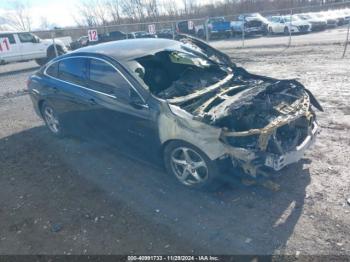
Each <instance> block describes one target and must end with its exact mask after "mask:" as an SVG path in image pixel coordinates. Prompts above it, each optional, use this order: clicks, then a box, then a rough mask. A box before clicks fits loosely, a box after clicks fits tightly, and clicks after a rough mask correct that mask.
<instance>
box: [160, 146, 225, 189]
mask: <svg viewBox="0 0 350 262" xmlns="http://www.w3.org/2000/svg"><path fill="white" fill-rule="evenodd" d="M164 161H165V167H166V169H167V172H168V173H169V174H171V175H172V176H174V177H175V178H176V179H177V180H178V181H179V182H180V183H181V184H182V185H184V186H187V187H190V188H196V189H204V190H212V189H216V188H217V187H218V186H219V185H220V183H219V179H218V177H219V171H218V167H217V165H216V163H215V162H214V161H212V160H210V159H209V158H208V157H207V155H206V154H205V153H204V152H202V151H201V150H200V149H199V148H197V147H195V146H193V145H191V144H189V143H186V142H182V141H174V142H170V143H169V144H168V145H167V146H166V148H165V150H164Z"/></svg>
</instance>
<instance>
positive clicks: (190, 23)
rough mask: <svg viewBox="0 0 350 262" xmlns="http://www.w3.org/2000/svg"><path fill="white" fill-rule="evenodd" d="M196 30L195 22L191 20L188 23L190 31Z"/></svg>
mask: <svg viewBox="0 0 350 262" xmlns="http://www.w3.org/2000/svg"><path fill="white" fill-rule="evenodd" d="M193 29H194V23H193V21H191V20H189V21H188V30H193Z"/></svg>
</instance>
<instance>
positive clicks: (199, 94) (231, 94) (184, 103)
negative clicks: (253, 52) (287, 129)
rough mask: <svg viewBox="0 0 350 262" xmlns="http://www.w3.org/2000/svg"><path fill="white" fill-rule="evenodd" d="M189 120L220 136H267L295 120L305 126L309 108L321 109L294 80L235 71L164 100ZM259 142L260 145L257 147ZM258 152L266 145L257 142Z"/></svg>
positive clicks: (311, 116)
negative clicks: (213, 81)
mask: <svg viewBox="0 0 350 262" xmlns="http://www.w3.org/2000/svg"><path fill="white" fill-rule="evenodd" d="M168 103H170V104H171V105H176V106H178V107H180V108H181V109H182V110H184V111H186V112H187V113H189V114H190V115H192V116H193V119H195V120H198V121H201V122H204V123H206V124H209V125H211V126H215V127H219V128H221V129H222V130H223V135H224V136H228V137H231V136H236V137H242V136H249V135H261V134H262V133H264V132H267V133H269V134H271V133H272V132H273V130H275V129H277V128H278V127H281V126H283V125H286V124H288V123H290V122H292V121H295V120H297V119H299V118H300V119H303V123H302V124H303V125H308V123H309V122H310V121H313V120H314V118H315V116H314V114H313V111H312V108H311V106H313V107H315V108H317V109H319V110H321V111H323V108H322V106H321V105H320V104H319V102H318V101H317V100H316V98H315V97H314V96H313V95H312V93H311V92H310V91H309V90H307V89H306V88H305V87H304V86H303V85H302V84H301V83H299V82H298V81H296V80H278V79H274V78H269V77H264V76H259V75H253V74H250V73H248V72H247V71H246V70H244V69H243V68H239V67H236V68H234V69H233V71H232V74H229V75H228V76H227V77H226V78H225V79H223V80H221V81H220V82H218V83H217V84H215V85H213V86H210V87H207V88H206V89H202V90H199V91H196V92H194V93H192V94H189V95H187V96H183V97H176V98H173V99H168ZM260 142H261V143H260ZM260 142H259V143H260V144H259V146H260V148H261V149H264V148H266V146H267V145H266V141H260Z"/></svg>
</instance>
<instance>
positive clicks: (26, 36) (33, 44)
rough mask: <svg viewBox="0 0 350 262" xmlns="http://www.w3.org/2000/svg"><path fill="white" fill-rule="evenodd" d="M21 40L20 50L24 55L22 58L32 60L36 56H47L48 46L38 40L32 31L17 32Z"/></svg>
mask: <svg viewBox="0 0 350 262" xmlns="http://www.w3.org/2000/svg"><path fill="white" fill-rule="evenodd" d="M17 36H18V38H19V41H20V45H19V48H20V52H21V55H22V60H30V59H36V58H42V57H45V56H46V47H45V46H44V45H43V44H41V43H40V40H39V41H38V38H36V37H35V36H34V35H33V34H31V33H26V32H24V33H18V34H17Z"/></svg>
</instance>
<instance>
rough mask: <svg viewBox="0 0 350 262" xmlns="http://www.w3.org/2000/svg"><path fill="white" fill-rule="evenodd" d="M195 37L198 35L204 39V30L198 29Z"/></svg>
mask: <svg viewBox="0 0 350 262" xmlns="http://www.w3.org/2000/svg"><path fill="white" fill-rule="evenodd" d="M197 35H198V37H199V38H202V39H204V30H203V29H200V30H199V31H198V33H197Z"/></svg>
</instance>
